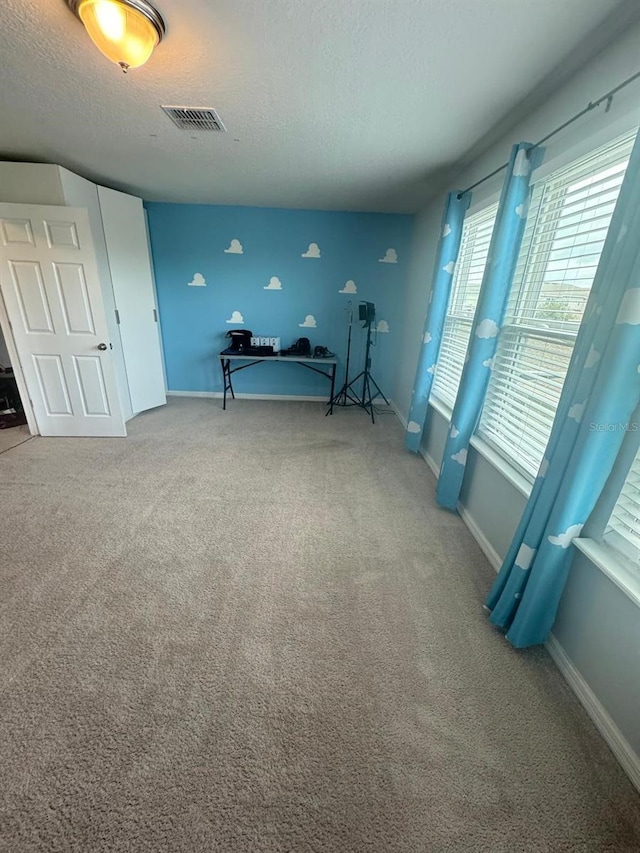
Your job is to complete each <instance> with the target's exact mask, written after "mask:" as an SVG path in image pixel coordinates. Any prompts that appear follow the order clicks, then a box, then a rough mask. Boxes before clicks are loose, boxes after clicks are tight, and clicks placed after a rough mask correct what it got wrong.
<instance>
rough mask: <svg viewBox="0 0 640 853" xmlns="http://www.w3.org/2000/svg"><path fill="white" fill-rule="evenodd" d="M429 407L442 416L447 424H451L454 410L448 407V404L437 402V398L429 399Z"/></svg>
mask: <svg viewBox="0 0 640 853" xmlns="http://www.w3.org/2000/svg"><path fill="white" fill-rule="evenodd" d="M429 405H430V406H431V408H432V409H434V410H435V411H436V412H437V413H438V414H439V415H441V416H442V417H443V418H444V419H445V420H446V422H447V423H451V414H452V410H451V409H450V408H449V407H448V406H447V404H446V403H441V402H440V400H436V398H435V397H429Z"/></svg>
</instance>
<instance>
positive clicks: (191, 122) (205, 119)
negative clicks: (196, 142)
mask: <svg viewBox="0 0 640 853" xmlns="http://www.w3.org/2000/svg"><path fill="white" fill-rule="evenodd" d="M162 109H163V110H164V111H165V113H166V114H167V115H168V116H169V118H170V119H171V121H172V122H173V123H174V124H175V125H176V126H177V127H179V128H180V130H217V131H219V132H221V133H226V132H227V128H226V127H225V126H224V125H223V124H222V121H221V120H220V116H219V115H218V113H217V112H216V111H215V110H214V109H213V108H212V107H162Z"/></svg>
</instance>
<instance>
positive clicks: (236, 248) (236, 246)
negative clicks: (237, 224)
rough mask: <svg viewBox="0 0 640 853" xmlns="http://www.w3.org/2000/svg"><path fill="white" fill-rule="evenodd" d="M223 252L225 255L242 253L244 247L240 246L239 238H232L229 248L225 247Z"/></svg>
mask: <svg viewBox="0 0 640 853" xmlns="http://www.w3.org/2000/svg"><path fill="white" fill-rule="evenodd" d="M224 251H225V254H227V255H243V254H244V249H243V248H242V243H241V242H240V240H236V238H235V237H234V239H233V240H232V241H231V242H230V243H229V248H228V249H225V250H224Z"/></svg>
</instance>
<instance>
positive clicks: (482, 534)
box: [392, 26, 640, 782]
mask: <svg viewBox="0 0 640 853" xmlns="http://www.w3.org/2000/svg"><path fill="white" fill-rule="evenodd" d="M639 68H640V26H635V27H634V28H632V29H631V30H629V31H628V32H627V33H626V34H625V36H624V37H623V38H621V39H619V40H618V41H617V42H616V43H615V44H614V45H612V46H611V47H610V48H608V49H607V50H606V51H604V52H602V53H601V54H600V55H599V56H598V57H596V59H595V60H593V61H592V62H591V63H589V65H588V66H586V67H584V68H583V69H582V70H581V71H580V72H579V73H578V74H576V75H575V76H574V77H573V78H572V79H571V80H570V81H569V82H568V83H566V84H565V85H564V86H563V87H562V88H560V89H559V90H558V91H557V92H556V93H555V95H554V96H553V98H551V99H550V100H548V101H547V102H546V103H545V104H544V105H542V106H541V107H540V108H539V109H537V110H535V111H534V112H532V113H531V114H530V115H529V116H528V117H527V119H526V120H525V121H523V122H521V123H520V124H519V125H518V126H517V127H515V128H514V129H513V130H512V131H511V132H510V133H508V135H507V136H505V137H504V139H503V140H502V141H501V142H500V143H499V144H497V145H494V146H493V147H492V148H491V149H490V150H489V151H487V152H486V153H484V154H483V155H482V156H480V157H478V159H476V160H475V162H473V163H472V164H471V166H469V167H468V168H465V169H464V170H461V171H460V172H459V173H458V174H457V175H455V178H454V181H453V182H452V186H451V188H452V189H454V188H456V189H463V188H465V187H466V186H469V185H470V184H472V183H473V182H474V181H476V180H478V179H479V178H481V177H483V175H485V174H488V173H489V172H491V171H492V170H493V169H495V168H497V167H498V166H500V165H501V164H502V163H505V162H506V161H507V160H508V157H509V151H510V147H511V145H512V144H513V143H514V142H517V141H520V140H528V141H530V142H536V141H537V140H538V139H540V138H541V137H542V136H544V135H545V134H546V133H548V132H549V131H550V130H552V129H553V128H554V127H556V126H557V125H559V124H561V123H562V122H563V121H565V120H566V119H567V118H569V117H570V116H571V115H573V114H574V113H577V112H578V111H579V110H581V109H583V108H584V107H585V106H586V105H587V104H588V103H589V102H591V101H594V100H595V99H596V98H597V97H599V96H600V95H601V94H604V93H605V92H606V91H608V90H609V89H611V88H613V87H614V86H616V85H617V84H618V83H619V82H621V81H622V80H623V79H625V78H626V77H628V76H630V75H632V74H633V73H635V72H636V71H638V69H639ZM632 123H635V125H636V126H637V125H638V124H640V81H639V82H636V83H634V84H631V86H629V87H628V88H627V89H625V90H624V91H623V92H621V93H620V94H619V95H617V96H616V98H615V100H614V103H613V106H612V108H611V110H610V111H609V112H608V113H605V111H604V108H603V107H600V108H598V109H597V110H594V111H593V112H591V113H589V114H588V115H587V116H586V117H585V118H583V119H581V120H580V121H579V122H577V123H576V124H575V125H573V126H572V127H571V128H570V129H568V130H566V131H564V132H563V133H562V134H559V135H558V136H557V137H555V138H554V139H553V140H551V141H550V142H549V143H548V145H547V147H546V157H545V163H546V164H547V165H546V166H543V168H550V169H551V168H557V167H558V166H560V165H561V164H562V163H563V162H566V161H567V160H568V159H573V158H574V157H577V156H580V154H581V153H583V152H584V151H587V150H589V149H590V148H594V147H596V146H597V145H598V144H602V143H604V142H606V141H607V139H610V138H614V137H615V136H617V135H619V134H621V133H623V132H625V130H627V129H629V128H630V127H631V126H632ZM501 180H502V175H501V176H500V177H499V178H497V179H494V180H492V181H491V182H488V183H487V184H485V185H484V186H483V187H482V188H481V189H479V190H478V191H477V192H475V193H474V197H473V200H472V205H474V204H475V203H477V202H478V201H479V200H481V199H483V198H487V199H488V198H489V197H491V196H492V195H494V194H497V193H498V192H499V188H500V184H501ZM444 198H445V194H444V193H442V194H439V195H438V197H437V198H434V199H433V201H432V203H430V204H429V205H428V206H427V207H426V208H425V209H424V210H423V211H422V212H421V214H420V215H419V216H418V217H417V218H416V223H415V228H414V239H413V263H412V267H411V271H410V280H409V285H408V291H407V301H406V303H405V306H404V309H405V318H404V330H405V343H404V350H403V353H402V363H401V365H400V367H399V369H398V372H397V375H396V381H395V387H394V391H393V394H392V396H393V399H394V402H395V404H396V406H397V407H398V410H399V411H400V413H401V415H402V416H403V417H406V415H407V413H408V409H409V403H410V399H411V389H412V387H413V382H414V377H415V369H416V363H417V359H418V353H419V350H420V346H421V331H422V325H423V320H424V316H425V313H426V308H427V304H428V296H429V289H430V285H431V276H432V268H433V262H434V256H435V250H436V245H437V240H438V235H439V225H440V221H441V214H442V208H443V204H444ZM446 430H447V420H446V418H445V417H443V414H442V413H440V412H438V411H436V410H434V409H433V408H430V411H429V416H428V420H427V428H426V430H425V438H424V440H423V452H424V453H425V454H426V455H427V456H428V457H429V458H430V460H431V463H432V465H434V466H435V467H436V468H439V466H440V462H441V458H442V450H443V446H444V441H445V436H446ZM488 496H489V498H490V499H488ZM525 503H526V497H525V495H524V494H523V492H522V490H521V489H519V488H518V487H517V486H516V485H514V483H513V482H512V480H511V479H509V478H508V477H506V476H505V474H504V473H503V472H501V471H500V470H499V468H498V467H496V465H495V464H493V463H492V462H491V461H488V460H487V459H486V458H484V456H482V455H480V453H479V452H478V450H477V449H475V448H471V449H470V452H469V457H468V462H467V466H466V472H465V481H464V485H463V490H462V494H461V512H462V515H463V518H464V519H465V521H466V522H467V523H468V524H469V526H470V527H471V529H472V530H473V532H474V533H475V535H476V536H477V537H478V538H479V540H480V541H481V543H482V544H483V545H484V547H485V551H486V552H487V553H488V554H489V555H490V556H492V558H493V561H494V563H495V562H496V561H498V560H499V558H501V557H502V556H504V554H505V553H506V550H507V548H508V546H509V543H510V540H511V537H512V536H513V533H514V532H515V528H516V526H517V524H518V521H519V518H520V515H521V513H522V510H523V508H524V506H525ZM553 631H554V637H555V640H556V641H557V643H559V644H560V647H561V648H560V649H559V651H560V656H562V655H564V656H566V658H567V659H568V661H567V662H566V666H565V674H567V673H566V667H567V666H568V667H569V669H571V671H572V672H573V675H574V676H575V679H577V682H578V683H579V685H583V688H579V689H578V692H580V689H582V690H583V695H582V697H581V698H582V700H583V702H585V705H586V706H587V707H588V708H589V706H590V705H591V706H598V707H599V706H601V707H602V709H603V712H602V719H603V720H605V722H604V723H602V725H601V729H602V730H604V729H606V727H607V725H610V726H611V731H613V732H614V735H613V736H612V737H613V738H617V737H618V736H620V738H619V740H620V743H621V744H622V747H621V749H622V750H623V751H624V750H626V751H627V753H629V754H630V755H631V756H632V757H631V759H630V761H631V763H635V764H634V766H635V768H636V770H638V768H640V712H639V709H640V665H639V663H638V649H640V608H638V606H637V604H635V603H634V602H633V601H632V600H631V599H630V598H628V597H627V596H626V595H625V594H624V593H623V592H622V591H621V590H620V589H619V588H618V587H617V586H615V585H614V584H613V582H612V581H611V580H610V579H609V578H608V577H607V576H606V575H605V574H604V573H603V572H602V571H601V570H600V569H599V568H597V567H596V566H595V565H594V564H593V563H592V562H591V561H590V560H588V559H587V558H586V557H585V556H584V555H582V554H579V555H577V556H576V559H575V560H574V564H573V567H572V569H571V573H570V576H569V581H568V583H567V586H566V589H565V592H564V595H563V598H562V602H561V605H560V610H559V613H558V618H557V620H556V624H555V626H554V629H553ZM574 688H575V684H574ZM587 694H588V697H587V699H586V700H585V696H586V695H587ZM589 697H590V698H589ZM589 710H590V711H591V712H593V707H590V708H589ZM605 718H606V719H605ZM607 720H608V722H607ZM609 740H610V743H611V738H610V739H609ZM633 752H635V755H633ZM619 757H620V755H619ZM627 770H629V767H628V766H627ZM638 772H639V773H640V770H638ZM638 779H640V775H636V782H637V780H638Z"/></svg>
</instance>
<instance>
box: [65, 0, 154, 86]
mask: <svg viewBox="0 0 640 853" xmlns="http://www.w3.org/2000/svg"><path fill="white" fill-rule="evenodd" d="M67 3H68V4H69V6H70V8H71V9H72V10H73V12H75V14H76V15H77V16H78V18H80V20H81V21H82V23H83V24H84V27H85V29H86V31H87V33H88V34H89V38H90V39H91V41H92V42H93V43H94V44H95V46H96V47H97V48H98V50H99V51H100V52H101V53H102V54H104V56H106V57H107V59H110V60H111V61H112V62H115V63H116V65H119V66H120V68H122V70H123V71H125V72H126V71H128V70H129V69H130V68H139V67H140V66H141V65H144V64H145V62H146V61H147V60H148V59H149V57H150V56H151V54H152V53H153V50H154V48H155V47H156V45H157V44H159V43H160V41H161V40H162V37H163V36H164V33H165V26H164V21H163V20H162V17H161V16H160V13H159V12H158V11H157V10H156V9H154V8H153V6H151V4H150V3H147V2H146V0H67Z"/></svg>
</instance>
